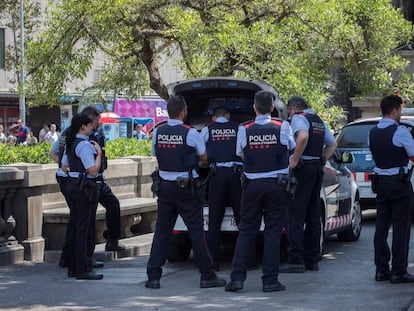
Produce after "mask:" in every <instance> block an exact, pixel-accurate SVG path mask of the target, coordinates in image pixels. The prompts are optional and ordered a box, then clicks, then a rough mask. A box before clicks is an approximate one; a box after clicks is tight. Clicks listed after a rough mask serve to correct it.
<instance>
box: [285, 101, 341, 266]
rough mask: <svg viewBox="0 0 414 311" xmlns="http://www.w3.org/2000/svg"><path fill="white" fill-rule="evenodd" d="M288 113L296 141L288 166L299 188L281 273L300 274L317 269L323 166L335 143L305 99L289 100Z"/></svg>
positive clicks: (292, 206) (291, 210)
mask: <svg viewBox="0 0 414 311" xmlns="http://www.w3.org/2000/svg"><path fill="white" fill-rule="evenodd" d="M288 113H289V117H290V118H291V121H290V125H291V127H292V131H293V135H294V137H295V140H296V148H295V151H294V153H293V154H292V155H291V157H290V159H289V166H290V168H291V169H292V170H293V174H294V176H295V178H296V180H297V184H298V185H297V188H296V194H295V197H294V199H292V200H291V201H290V205H289V209H288V235H287V236H288V241H289V242H288V243H289V244H288V264H287V265H286V266H284V267H281V269H280V272H288V273H300V272H304V271H305V269H306V270H318V269H319V260H320V253H321V249H320V238H321V204H320V191H321V186H322V177H323V166H324V165H325V161H326V159H329V158H330V157H331V156H332V154H333V153H334V151H335V148H336V141H335V138H334V137H333V135H332V133H331V132H330V131H329V129H328V126H327V125H326V123H325V122H323V121H322V120H321V118H320V117H319V116H318V115H317V114H315V112H314V111H313V110H312V109H310V107H309V105H308V103H307V102H306V101H305V99H304V98H302V97H299V96H293V97H291V98H289V100H288ZM304 228H305V229H304Z"/></svg>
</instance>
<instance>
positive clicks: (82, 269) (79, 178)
mask: <svg viewBox="0 0 414 311" xmlns="http://www.w3.org/2000/svg"><path fill="white" fill-rule="evenodd" d="M92 129H93V123H92V119H91V118H89V117H88V116H86V115H84V114H77V115H75V116H74V117H73V118H72V123H71V126H70V128H69V129H68V130H67V136H66V156H67V161H68V164H69V167H70V172H69V173H68V175H69V182H68V186H67V192H68V194H69V195H68V197H69V200H70V201H71V202H70V204H69V207H70V216H69V224H68V228H71V229H70V230H69V233H68V276H69V277H76V278H77V279H84V280H100V279H102V278H103V275H102V274H97V273H95V272H94V271H92V269H91V267H90V262H89V261H88V239H87V237H88V231H89V230H90V228H91V224H93V223H94V222H95V216H96V207H97V204H98V192H97V191H98V188H97V187H98V186H97V184H96V183H95V182H96V181H95V180H94V177H95V176H96V175H97V174H98V173H99V169H100V167H101V158H102V151H101V148H100V146H99V145H98V144H97V143H96V142H94V141H89V138H88V137H89V135H90V133H91V131H92ZM62 163H63V164H64V163H65V161H64V160H62Z"/></svg>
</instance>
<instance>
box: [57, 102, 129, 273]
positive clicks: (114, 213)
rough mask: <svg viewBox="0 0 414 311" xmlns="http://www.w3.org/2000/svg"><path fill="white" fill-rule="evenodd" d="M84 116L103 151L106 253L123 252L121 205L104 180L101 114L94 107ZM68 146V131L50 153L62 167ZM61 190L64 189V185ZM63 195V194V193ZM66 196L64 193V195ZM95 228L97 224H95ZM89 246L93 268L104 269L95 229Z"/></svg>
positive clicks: (62, 261)
mask: <svg viewBox="0 0 414 311" xmlns="http://www.w3.org/2000/svg"><path fill="white" fill-rule="evenodd" d="M81 113H82V114H85V115H87V116H88V117H89V118H91V119H92V122H93V131H92V133H91V135H90V137H89V139H90V140H92V141H95V142H97V143H98V144H99V145H100V147H101V150H102V154H103V159H102V162H103V164H102V166H101V168H100V171H99V174H98V178H99V179H100V180H101V189H100V195H99V198H98V201H99V203H101V205H102V206H103V207H104V208H105V210H106V215H105V219H106V226H107V237H106V238H107V242H106V244H105V250H106V251H117V252H122V251H124V250H125V249H126V248H125V246H124V245H122V244H120V243H119V239H120V236H121V215H120V204H119V200H118V198H117V197H116V196H115V194H114V193H113V192H112V190H111V188H110V187H109V185H108V184H107V183H106V182H105V181H104V179H103V172H104V170H105V169H106V168H107V160H106V156H105V137H104V134H103V132H102V129H100V128H99V112H98V111H97V110H96V109H95V108H94V107H92V106H88V107H86V108H84V109H83V110H82V112H81ZM65 145H66V131H65V132H63V133H62V135H61V136H60V138H59V140H58V142H56V143H55V144H54V145H53V147H52V150H51V152H50V156H51V157H52V158H53V159H54V160H55V162H57V163H58V165H59V166H61V161H62V156H63V152H64V149H65ZM63 177H64V176H63ZM59 179H60V180H61V181H64V179H63V178H59ZM60 185H61V188H62V184H60ZM62 193H63V192H62ZM63 194H64V193H63ZM93 226H95V224H93ZM89 233H90V236H89V244H90V248H89V250H90V252H91V253H90V254H89V256H90V260H91V261H92V263H91V264H92V267H93V268H102V267H103V266H104V264H103V262H101V261H99V260H96V259H95V258H93V256H92V255H93V252H94V249H95V227H93V228H92V230H90V232H89ZM66 253H67V249H66V243H64V245H63V247H62V255H61V258H60V261H59V265H60V266H62V267H65V266H66Z"/></svg>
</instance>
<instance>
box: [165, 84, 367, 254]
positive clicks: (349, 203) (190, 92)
mask: <svg viewBox="0 0 414 311" xmlns="http://www.w3.org/2000/svg"><path fill="white" fill-rule="evenodd" d="M260 90H266V91H270V92H272V93H274V95H275V103H274V105H275V108H276V109H275V113H276V116H280V117H281V118H283V119H286V118H287V113H286V105H285V104H284V103H283V102H282V101H281V100H280V99H278V93H277V91H276V90H275V89H274V88H273V87H272V86H270V85H269V84H267V83H264V82H261V81H255V80H245V79H235V78H203V79H194V80H187V81H181V82H177V83H173V84H170V85H169V93H170V95H181V96H184V98H185V100H186V102H187V110H188V116H187V120H186V123H187V124H189V125H191V126H193V127H195V128H196V129H198V130H200V129H201V128H202V127H203V126H204V125H205V124H208V123H210V122H211V115H212V112H213V110H214V108H215V107H217V106H222V105H224V106H225V107H227V108H228V109H229V111H230V114H231V119H232V120H233V121H235V122H239V123H240V122H245V121H247V120H251V119H254V117H255V114H254V111H253V100H254V95H255V93H256V92H258V91H260ZM349 162H352V156H350V157H348V158H346V155H344V156H343V157H342V156H340V155H339V154H338V153H336V154H335V155H334V157H333V158H332V159H331V160H330V161H327V163H326V165H325V167H324V177H323V187H322V189H321V195H320V196H321V209H322V219H321V228H322V230H321V232H322V234H321V239H320V241H321V245H322V244H323V241H324V239H325V238H326V237H328V236H330V235H332V234H337V236H338V238H339V239H340V240H342V241H356V240H358V239H359V236H360V233H361V226H362V222H361V209H360V205H359V191H358V187H357V185H356V183H355V181H354V179H353V177H352V173H351V171H350V170H349V169H348V168H347V167H346V165H345V164H346V163H349ZM298 186H300V185H298ZM203 214H204V215H203V216H204V229H205V230H206V231H207V230H208V206H207V205H206V206H204V213H203ZM262 229H263V224H262V227H261V230H262ZM221 232H222V242H223V244H229V243H230V244H231V243H234V241H235V239H236V237H237V233H238V228H237V226H236V224H235V220H234V217H233V213H232V209H231V208H230V207H227V208H226V211H225V216H224V219H223V222H222V226H221ZM190 252H191V241H190V238H189V236H188V233H187V227H186V226H185V224H184V222H183V220H182V218H181V217H179V218H178V219H177V221H176V224H175V227H174V230H173V235H172V238H171V243H170V249H169V255H168V259H169V260H170V261H185V260H187V258H188V257H189V255H190ZM282 253H283V252H282Z"/></svg>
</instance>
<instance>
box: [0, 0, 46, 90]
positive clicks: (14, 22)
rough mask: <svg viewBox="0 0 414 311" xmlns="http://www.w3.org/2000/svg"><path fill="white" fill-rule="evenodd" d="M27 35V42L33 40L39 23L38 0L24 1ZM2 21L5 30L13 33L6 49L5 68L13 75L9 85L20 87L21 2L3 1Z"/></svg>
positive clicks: (0, 18)
mask: <svg viewBox="0 0 414 311" xmlns="http://www.w3.org/2000/svg"><path fill="white" fill-rule="evenodd" d="M24 10H25V15H26V18H25V22H24V28H25V34H26V39H27V40H33V34H34V33H35V30H36V25H38V22H39V16H40V4H39V1H36V0H26V1H24ZM0 20H1V21H2V23H3V25H2V26H4V27H5V28H7V29H10V30H11V32H12V38H13V39H12V41H11V43H10V44H8V45H7V46H6V49H5V68H6V70H7V71H10V72H12V73H13V75H12V78H11V79H9V83H11V84H16V83H17V85H20V83H21V81H20V76H19V72H20V1H19V0H3V1H1V2H0Z"/></svg>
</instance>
